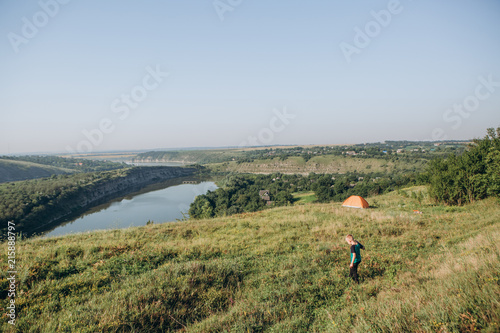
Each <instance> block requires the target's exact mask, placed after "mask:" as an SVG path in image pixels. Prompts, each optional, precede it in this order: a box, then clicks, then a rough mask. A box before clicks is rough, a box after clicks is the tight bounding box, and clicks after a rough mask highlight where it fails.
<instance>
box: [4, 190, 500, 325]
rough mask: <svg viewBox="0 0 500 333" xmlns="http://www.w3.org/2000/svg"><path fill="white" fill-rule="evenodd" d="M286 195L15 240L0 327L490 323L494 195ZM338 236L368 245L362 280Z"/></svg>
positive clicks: (498, 305) (498, 319)
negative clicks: (179, 217)
mask: <svg viewBox="0 0 500 333" xmlns="http://www.w3.org/2000/svg"><path fill="white" fill-rule="evenodd" d="M412 193H420V194H419V195H418V196H417V195H414V194H412ZM422 196H423V197H424V200H422V199H421V197H422ZM417 197H419V198H420V199H419V200H417V199H416V198H417ZM297 199H298V200H299V201H298V203H299V204H297V202H296V204H295V205H293V206H287V207H279V208H272V209H266V210H264V211H260V212H255V213H246V214H239V215H234V216H229V217H223V218H215V219H210V220H195V221H187V222H174V223H166V224H152V225H147V226H144V227H138V228H129V229H122V230H110V231H101V232H92V233H85V234H75V235H69V236H64V237H54V238H31V239H26V240H18V242H17V249H16V255H17V258H16V263H17V266H18V267H17V271H18V275H17V288H18V293H17V296H16V306H17V308H16V311H17V320H16V325H15V327H13V326H11V325H9V324H8V323H7V318H6V316H5V315H4V317H3V319H4V320H3V321H2V326H1V328H0V330H1V331H5V332H8V331H18V332H478V331H482V332H498V331H499V330H500V260H499V259H500V258H499V256H500V237H499V236H500V229H499V222H498V221H500V201H499V200H498V199H492V198H491V199H486V200H483V201H477V202H475V203H473V204H470V205H466V206H462V207H447V206H440V205H435V204H433V203H431V202H430V201H429V199H428V196H427V193H426V189H425V187H414V188H410V189H406V190H404V191H399V192H391V193H389V194H385V195H381V196H377V197H371V198H367V200H368V202H369V203H370V204H372V205H373V206H374V207H375V208H370V209H366V210H356V209H348V208H342V207H341V203H338V202H337V203H328V204H317V203H313V202H311V201H312V200H313V199H311V195H310V194H307V193H306V194H302V195H299V197H298V198H297ZM414 210H418V211H421V212H422V214H418V213H416V212H414ZM348 233H352V234H353V235H354V236H355V238H357V239H359V241H360V242H362V243H363V244H364V245H365V247H366V251H363V252H362V253H361V255H362V258H363V260H362V263H361V265H360V268H359V273H360V277H361V283H360V284H359V285H356V284H353V283H352V282H351V281H350V280H349V278H348V274H349V267H348V265H349V247H348V245H347V243H346V242H345V240H344V238H345V235H346V234H348ZM1 246H3V247H4V248H5V249H6V248H7V244H6V243H2V244H1ZM6 260H7V257H6V251H2V256H1V261H2V266H3V267H6V264H7V263H6ZM6 277H7V275H6V272H2V276H1V280H0V283H1V285H2V286H1V290H2V297H1V299H2V300H1V303H0V306H1V307H2V312H3V313H5V312H6V310H5V308H6V306H7V293H6V289H7V285H8V283H7V280H6Z"/></svg>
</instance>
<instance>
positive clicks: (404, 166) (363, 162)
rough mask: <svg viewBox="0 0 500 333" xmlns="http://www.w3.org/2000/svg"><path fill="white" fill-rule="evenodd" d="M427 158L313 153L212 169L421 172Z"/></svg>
mask: <svg viewBox="0 0 500 333" xmlns="http://www.w3.org/2000/svg"><path fill="white" fill-rule="evenodd" d="M426 164H427V161H426V160H423V159H422V160H415V161H411V163H410V162H406V161H403V160H401V161H387V160H384V159H380V158H355V157H347V156H334V155H325V156H316V157H313V158H311V159H310V160H308V161H307V162H306V161H305V160H304V158H302V157H300V156H296V157H295V156H294V157H288V158H287V159H285V160H283V159H281V158H274V159H265V160H255V161H252V162H243V163H238V162H226V163H221V164H218V165H217V166H216V167H215V168H214V169H215V170H217V171H232V172H242V173H245V172H249V173H264V174H269V173H275V172H281V173H288V174H297V173H299V174H304V175H307V174H309V173H311V172H314V173H347V172H360V173H370V172H384V173H391V174H394V173H398V172H413V171H421V170H423V169H424V167H425V166H426Z"/></svg>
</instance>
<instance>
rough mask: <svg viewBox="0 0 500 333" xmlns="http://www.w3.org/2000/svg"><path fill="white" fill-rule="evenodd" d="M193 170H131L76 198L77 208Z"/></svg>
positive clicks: (184, 174) (180, 175)
mask: <svg viewBox="0 0 500 333" xmlns="http://www.w3.org/2000/svg"><path fill="white" fill-rule="evenodd" d="M194 171H195V169H190V168H178V167H139V168H135V169H133V170H132V171H131V172H130V173H129V174H128V175H127V176H126V177H119V178H115V179H110V180H106V181H102V182H101V184H97V185H95V186H94V187H93V188H92V189H90V190H89V191H85V193H84V195H81V196H80V197H79V198H78V201H77V202H78V206H79V207H81V208H85V207H87V206H92V205H94V204H95V203H100V202H102V200H103V199H108V198H112V197H116V196H120V195H124V194H126V193H130V192H133V191H135V190H138V189H140V188H143V187H145V186H147V185H151V184H155V183H160V182H163V181H165V180H169V179H172V178H178V177H185V176H189V175H191V174H193V173H194Z"/></svg>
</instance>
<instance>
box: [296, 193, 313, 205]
mask: <svg viewBox="0 0 500 333" xmlns="http://www.w3.org/2000/svg"><path fill="white" fill-rule="evenodd" d="M292 195H293V198H294V199H295V200H296V201H295V202H294V204H296V205H304V204H310V203H312V202H315V201H316V195H315V194H314V192H298V193H293V194H292Z"/></svg>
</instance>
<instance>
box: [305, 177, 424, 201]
mask: <svg viewBox="0 0 500 333" xmlns="http://www.w3.org/2000/svg"><path fill="white" fill-rule="evenodd" d="M426 182H427V178H426V176H425V175H422V174H418V173H409V174H403V175H399V174H398V175H385V176H382V177H376V176H374V175H371V174H368V175H366V174H365V175H364V176H363V177H358V176H357V175H356V174H351V175H347V176H342V177H332V176H331V175H322V176H321V177H320V178H319V179H317V180H316V181H315V182H314V183H313V185H312V190H313V191H314V194H315V195H316V199H317V201H318V202H329V201H342V200H345V199H347V198H348V197H349V196H351V195H359V196H362V197H367V196H372V195H378V194H383V193H387V192H390V191H394V190H396V189H399V188H401V187H404V186H410V185H421V184H425V183H426Z"/></svg>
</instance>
